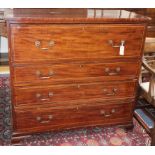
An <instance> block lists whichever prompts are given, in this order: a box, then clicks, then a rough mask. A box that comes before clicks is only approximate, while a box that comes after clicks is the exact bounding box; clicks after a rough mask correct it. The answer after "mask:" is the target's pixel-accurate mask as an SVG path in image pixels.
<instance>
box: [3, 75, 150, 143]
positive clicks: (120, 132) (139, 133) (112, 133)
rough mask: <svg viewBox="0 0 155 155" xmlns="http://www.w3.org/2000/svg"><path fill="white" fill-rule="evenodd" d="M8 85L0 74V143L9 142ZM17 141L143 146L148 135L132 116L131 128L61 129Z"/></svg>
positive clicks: (6, 78)
mask: <svg viewBox="0 0 155 155" xmlns="http://www.w3.org/2000/svg"><path fill="white" fill-rule="evenodd" d="M10 103H11V102H10V89H9V80H8V77H0V145H10V139H11V123H10V111H11V107H10ZM21 145H26V146H27V145H39V146H40V145H48V146H64V145H70V146H92V145H96V146H118V145H123V146H144V145H150V137H149V136H148V134H146V132H145V130H144V129H143V128H142V127H141V126H140V124H139V123H138V122H137V121H136V120H135V119H134V129H133V131H132V132H131V131H125V130H124V129H122V128H119V127H117V126H115V127H93V128H83V129H78V130H66V131H62V132H48V133H43V134H38V135H32V136H31V137H29V138H26V139H24V140H23V141H22V142H21Z"/></svg>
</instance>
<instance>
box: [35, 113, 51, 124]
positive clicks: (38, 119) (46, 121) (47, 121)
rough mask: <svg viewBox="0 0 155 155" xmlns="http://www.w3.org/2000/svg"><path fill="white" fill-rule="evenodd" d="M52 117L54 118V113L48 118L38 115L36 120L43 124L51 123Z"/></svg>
mask: <svg viewBox="0 0 155 155" xmlns="http://www.w3.org/2000/svg"><path fill="white" fill-rule="evenodd" d="M52 119H53V115H49V116H48V120H42V117H40V116H37V117H36V120H37V121H38V122H39V123H41V124H45V123H49V122H50V121H51V120H52Z"/></svg>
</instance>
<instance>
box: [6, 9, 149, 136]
mask: <svg viewBox="0 0 155 155" xmlns="http://www.w3.org/2000/svg"><path fill="white" fill-rule="evenodd" d="M31 11H32V10H31ZM31 11H30V10H29V13H28V12H26V13H24V11H23V12H22V13H21V12H18V13H14V14H13V15H12V16H10V17H8V18H7V24H8V37H9V55H10V70H11V78H10V80H11V88H12V116H13V117H12V118H13V119H12V122H13V139H16V138H19V137H20V136H25V135H30V134H32V133H38V132H45V131H51V130H62V129H70V128H77V127H89V126H99V125H103V126H106V125H124V126H132V117H133V108H134V104H135V99H136V91H137V85H138V77H139V73H140V67H141V58H142V54H143V45H144V40H145V31H146V26H147V24H146V23H147V21H148V18H146V17H142V16H139V15H136V14H134V13H131V12H127V11H123V10H121V14H120V13H119V10H102V9H100V10H94V9H47V12H46V10H44V11H45V12H44V14H43V12H40V11H38V12H36V13H35V12H34V11H32V14H31ZM105 11H106V12H105ZM104 13H106V15H105V16H104ZM118 13H119V14H118ZM99 15H100V16H99ZM113 16H114V17H113Z"/></svg>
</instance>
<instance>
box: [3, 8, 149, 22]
mask: <svg viewBox="0 0 155 155" xmlns="http://www.w3.org/2000/svg"><path fill="white" fill-rule="evenodd" d="M6 19H7V20H8V21H9V22H10V23H113V22H114V23H144V22H149V21H150V20H151V18H148V17H145V16H142V15H139V14H136V13H134V12H129V11H125V10H116V9H114V10H112V9H64V8H63V9H13V12H12V13H10V14H8V15H7V16H6Z"/></svg>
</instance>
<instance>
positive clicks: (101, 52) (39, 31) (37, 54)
mask: <svg viewBox="0 0 155 155" xmlns="http://www.w3.org/2000/svg"><path fill="white" fill-rule="evenodd" d="M144 29H145V28H144V26H142V25H129V24H124V25H119V24H118V25H111V24H48V25H46V24H41V25H39V24H37V25H34V24H24V25H23V24H22V25H16V24H12V25H11V35H12V37H11V42H12V49H11V50H12V52H13V53H12V58H13V61H15V62H36V61H48V60H49V61H51V60H52V61H58V60H81V59H104V58H109V57H122V58H123V57H130V56H131V57H140V55H141V50H142V43H143V38H144ZM120 45H123V46H124V47H125V49H124V52H123V53H124V54H123V55H122V54H121V53H120V52H119V51H120Z"/></svg>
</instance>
